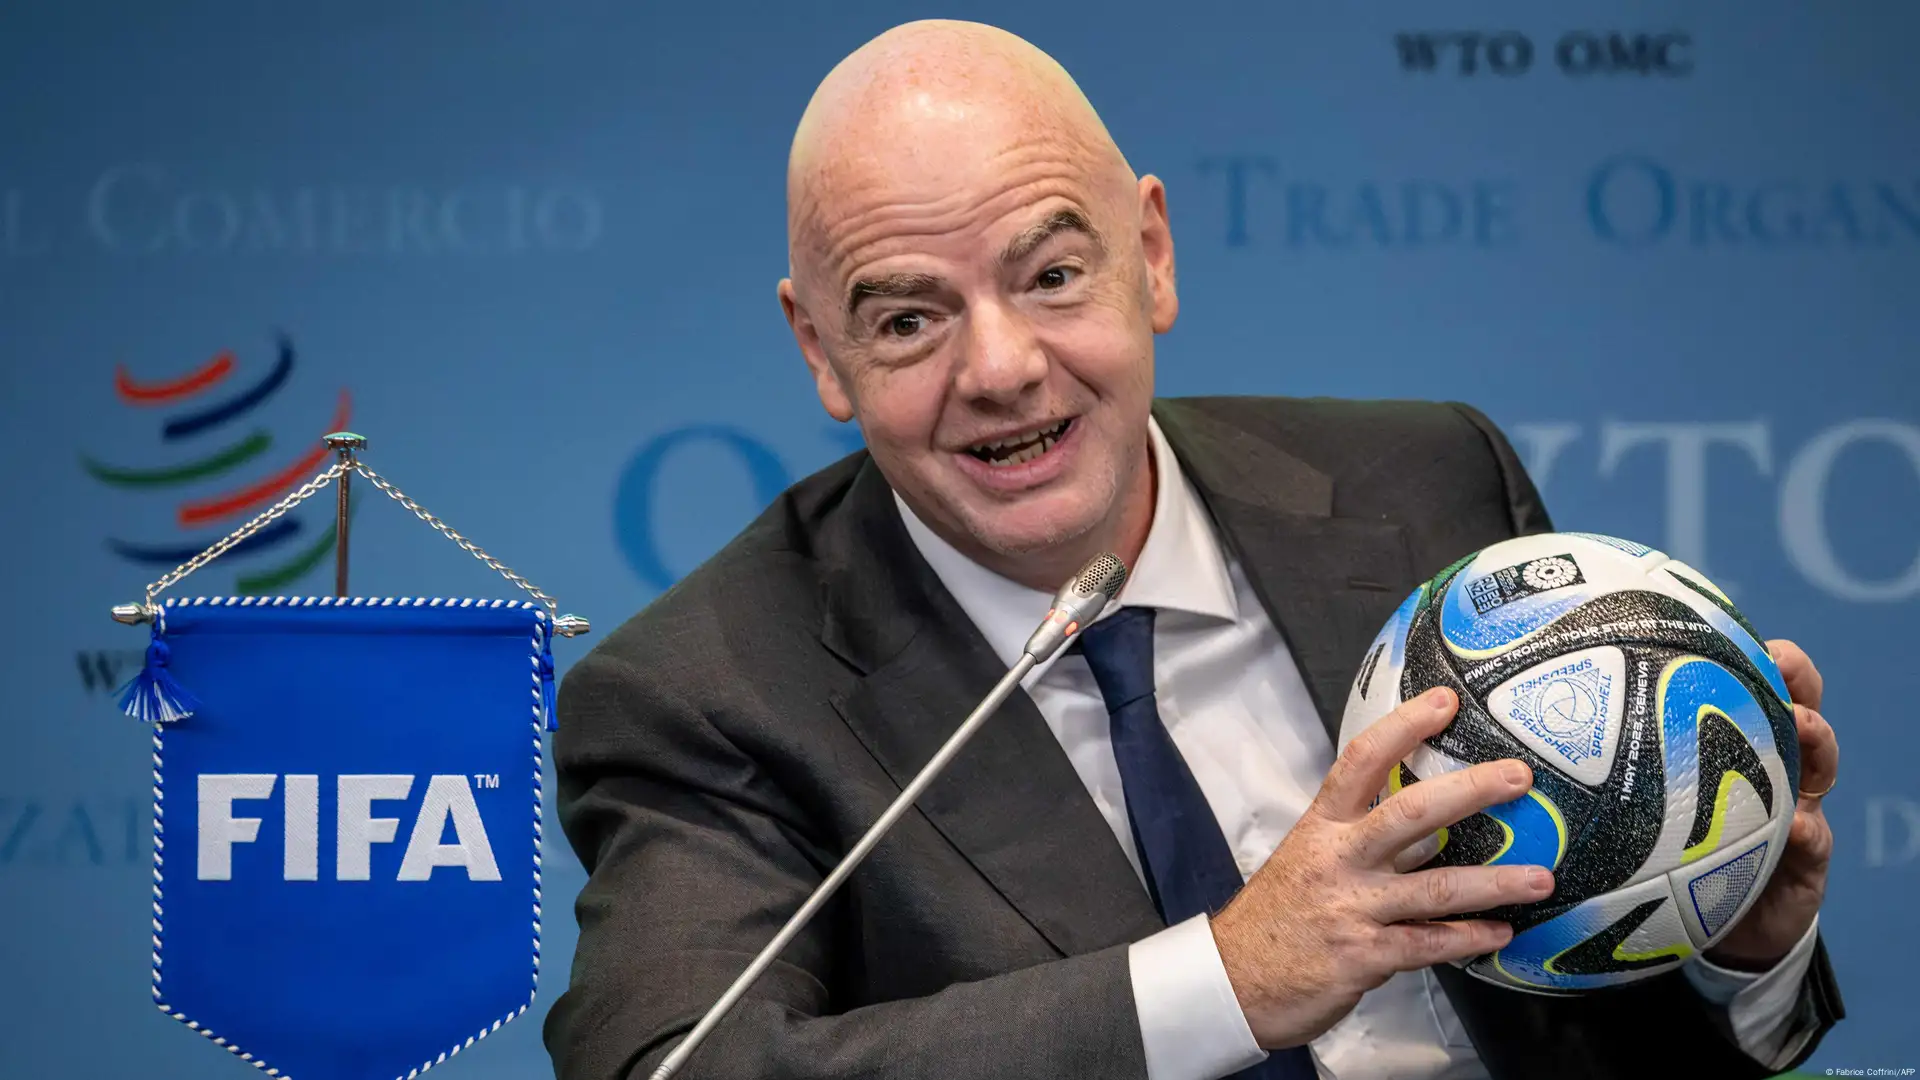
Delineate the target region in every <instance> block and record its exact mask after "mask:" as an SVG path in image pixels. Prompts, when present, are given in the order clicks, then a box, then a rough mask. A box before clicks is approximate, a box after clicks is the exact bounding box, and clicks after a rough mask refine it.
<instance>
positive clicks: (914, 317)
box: [886, 311, 927, 337]
mask: <svg viewBox="0 0 1920 1080" xmlns="http://www.w3.org/2000/svg"><path fill="white" fill-rule="evenodd" d="M926 325H927V320H926V316H924V315H921V314H920V313H919V312H917V311H903V312H901V313H899V314H898V315H892V316H889V317H888V319H887V324H886V326H887V333H888V334H889V335H890V336H892V337H912V336H913V335H915V334H917V333H919V332H920V331H921V330H923V329H925V328H926Z"/></svg>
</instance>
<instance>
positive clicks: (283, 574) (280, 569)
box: [234, 494, 360, 595]
mask: <svg viewBox="0 0 1920 1080" xmlns="http://www.w3.org/2000/svg"><path fill="white" fill-rule="evenodd" d="M359 508H360V496H359V495H358V494H354V495H349V496H348V497H347V520H348V521H349V522H351V521H352V520H353V514H354V511H356V510H358V509H359ZM281 520H283V521H284V520H285V519H284V518H283V519H281ZM339 531H340V524H339V522H337V521H336V522H334V523H333V524H331V525H328V526H327V531H326V532H324V533H321V534H320V538H319V539H317V540H315V541H314V542H313V543H312V544H310V545H309V546H308V547H307V548H306V549H305V550H303V551H301V552H300V553H299V554H297V555H295V556H294V557H293V558H291V559H288V560H287V561H286V562H285V563H283V564H281V565H279V566H276V567H274V568H273V569H271V570H263V571H261V572H260V573H258V574H251V575H248V576H246V577H242V578H241V579H240V580H239V581H237V582H235V583H234V584H235V588H236V589H237V590H238V591H239V592H241V593H243V594H247V593H250V594H255V595H257V594H260V593H272V592H279V591H280V590H281V589H282V588H283V587H285V586H286V585H288V584H291V583H292V582H295V581H298V580H300V579H301V578H303V577H305V576H307V574H309V573H310V572H312V570H313V568H314V567H316V566H318V565H320V560H322V559H324V558H326V557H327V556H328V555H329V554H331V553H332V552H333V538H334V536H335V535H336V534H338V532H339Z"/></svg>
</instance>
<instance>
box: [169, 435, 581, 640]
mask: <svg viewBox="0 0 1920 1080" xmlns="http://www.w3.org/2000/svg"><path fill="white" fill-rule="evenodd" d="M348 469H352V470H353V471H354V472H357V473H359V474H360V475H361V476H364V477H366V478H367V481H368V482H369V483H371V484H372V485H373V486H374V487H377V488H379V489H380V490H381V491H384V492H386V494H387V497H388V498H391V499H392V500H393V501H395V502H397V503H399V504H400V505H401V506H404V507H406V508H407V509H408V510H411V511H413V516H414V517H417V518H419V519H420V520H421V521H424V522H426V523H427V524H429V525H431V526H433V527H434V529H436V530H438V531H439V532H440V533H441V534H443V535H444V536H446V538H447V539H449V540H451V541H453V542H454V543H456V544H458V545H460V547H461V549H462V550H464V551H466V552H467V553H468V554H469V555H472V556H473V557H474V558H476V559H479V560H480V561H481V562H483V563H485V564H486V565H487V566H489V567H491V568H493V570H494V571H496V572H497V573H499V574H500V576H501V577H504V578H506V579H507V580H508V581H511V582H513V583H514V584H515V585H517V586H519V587H520V588H522V589H525V590H526V591H527V592H529V593H531V594H533V598H534V599H535V600H538V601H540V602H541V603H542V604H544V605H546V608H547V611H548V613H549V614H551V615H553V616H554V617H555V618H556V619H557V618H558V617H559V615H560V605H559V604H558V602H556V601H555V600H554V598H553V597H551V596H548V595H547V594H546V593H544V592H541V591H540V590H539V589H538V588H537V587H535V586H534V584H533V583H532V582H530V581H528V580H527V579H526V578H523V577H521V576H520V575H519V574H516V573H514V572H513V571H512V570H510V569H508V568H507V566H506V564H504V563H502V562H501V561H500V560H499V559H496V558H494V557H493V556H491V555H489V554H487V553H486V552H485V551H482V550H481V549H480V545H478V544H476V543H474V542H473V541H471V540H469V539H467V538H466V537H464V536H461V535H460V534H459V533H457V532H455V531H454V530H453V528H452V526H449V525H448V524H447V523H446V522H444V521H441V520H440V519H439V518H437V517H435V516H434V515H433V514H431V513H429V512H428V511H427V509H426V508H425V507H423V506H421V505H420V504H419V503H417V502H414V501H413V500H412V499H410V498H408V497H407V495H406V493H405V492H402V491H401V490H400V489H399V488H396V487H394V486H393V484H391V483H389V482H388V481H387V478H386V477H384V476H381V475H380V474H379V473H377V472H374V471H373V470H372V469H369V468H367V466H366V464H365V463H363V462H361V461H359V460H357V459H355V460H353V461H351V462H344V461H337V462H335V463H334V464H333V465H332V466H331V467H330V468H328V469H327V470H326V471H325V472H323V473H321V474H320V475H318V476H316V477H314V478H313V479H311V480H309V481H307V482H306V483H304V484H302V485H300V486H299V487H298V488H297V489H295V490H294V491H293V492H291V493H290V494H288V495H287V497H286V498H284V499H281V500H280V501H279V502H277V503H274V504H273V505H272V506H271V507H269V508H268V509H267V510H265V511H264V512H262V513H261V514H260V515H259V516H258V517H255V518H254V519H253V520H251V521H249V522H247V523H246V524H245V525H242V526H240V527H239V528H238V529H235V530H234V531H233V532H231V533H229V534H228V535H227V536H226V537H225V538H224V539H222V540H221V541H220V542H219V543H217V544H215V545H213V546H212V547H210V548H208V549H207V550H205V551H203V552H201V553H200V554H198V555H195V556H194V557H193V558H192V559H191V560H189V561H187V562H185V563H182V564H181V565H179V566H176V567H174V568H173V571H172V572H171V573H169V574H168V575H167V576H166V577H163V578H161V579H160V580H159V581H156V582H154V583H153V584H151V585H149V586H147V613H148V614H149V615H151V614H152V613H153V612H154V610H155V607H154V603H153V599H154V597H156V596H158V595H159V594H161V593H162V592H165V591H166V590H167V589H169V588H172V587H173V586H174V585H177V584H179V582H180V581H181V580H182V579H183V578H185V577H186V576H187V575H189V574H191V573H193V572H194V571H195V570H198V569H200V568H201V567H203V566H205V565H207V564H208V563H210V562H212V561H213V560H215V559H217V558H219V557H220V556H222V555H224V554H226V553H227V552H228V551H229V550H231V549H232V548H233V546H234V545H235V544H238V543H239V542H241V541H242V540H245V539H246V538H247V537H249V536H252V535H253V534H254V533H257V532H259V531H260V530H261V529H264V528H266V527H267V526H268V525H270V524H272V523H273V522H274V521H275V520H276V519H277V518H279V517H280V516H281V515H283V514H285V513H286V512H287V511H289V510H291V509H293V508H294V507H296V506H299V505H300V504H301V503H303V502H305V501H307V500H308V499H310V498H312V497H313V496H314V495H315V494H316V493H318V492H320V491H321V490H323V489H325V488H326V486H327V485H328V484H331V483H333V482H334V481H335V480H337V479H339V478H340V475H341V474H342V473H344V472H346V471H347V470H348ZM582 625H584V624H582ZM566 629H567V627H566V626H564V625H563V626H562V630H563V631H564V630H566Z"/></svg>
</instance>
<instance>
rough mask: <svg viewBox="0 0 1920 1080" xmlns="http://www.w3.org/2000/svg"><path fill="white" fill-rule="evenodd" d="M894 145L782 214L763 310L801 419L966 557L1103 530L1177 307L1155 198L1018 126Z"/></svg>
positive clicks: (1134, 486) (1139, 455) (960, 126)
mask: <svg viewBox="0 0 1920 1080" xmlns="http://www.w3.org/2000/svg"><path fill="white" fill-rule="evenodd" d="M943 120H944V121H948V122H942V121H943ZM1023 126H1024V127H1028V128H1032V129H1033V130H1024V131H1023V130H1021V129H1022V127H1023ZM902 140H903V141H902V142H901V143H900V144H898V145H881V146H879V147H877V148H876V152H872V153H867V154H863V155H860V156H851V155H850V156H849V157H847V158H845V159H843V160H841V161H836V162H834V163H832V164H830V165H828V166H826V167H825V168H823V169H822V171H821V175H820V176H819V177H818V181H817V183H816V184H814V185H813V187H812V192H811V194H810V197H809V198H808V199H806V200H805V203H797V204H796V212H797V214H800V215H803V217H802V219H801V220H803V222H804V223H803V224H802V225H800V226H799V227H797V228H796V230H795V248H796V251H795V274H796V278H797V279H798V280H797V282H783V283H782V286H781V298H782V302H783V305H784V306H785V307H786V308H787V312H788V317H789V320H790V321H791V322H792V324H793V327H794V333H795V336H796V338H797V339H798V340H799V342H800V345H801V348H802V351H803V352H804V353H805V354H806V356H807V360H808V364H809V366H810V367H811V368H812V369H813V373H814V376H815V381H816V385H817V386H818V389H819V392H820V397H821V402H822V403H823V404H824V405H825V406H826V408H827V411H828V412H829V413H831V414H833V415H834V416H835V417H836V418H838V419H841V420H846V419H848V418H850V417H851V418H857V419H858V420H859V422H860V426H861V430H862V432H863V433H864V435H865V437H866V442H867V446H868V449H869V450H870V451H871V453H872V454H873V457H874V460H875V462H876V463H877V464H878V465H879V467H880V469H881V471H882V473H883V474H884V475H885V476H886V477H887V479H888V481H889V482H890V483H891V484H892V485H893V487H894V489H895V490H896V491H897V492H899V493H900V495H901V496H902V497H903V498H904V499H905V500H906V501H907V504H908V505H909V506H911V507H913V509H914V511H915V513H917V514H919V515H920V516H921V517H922V518H923V519H924V520H926V521H927V522H928V524H929V525H931V526H933V527H934V528H935V529H936V530H937V531H939V532H940V533H941V534H942V535H944V536H946V537H947V538H948V540H949V541H950V542H953V543H955V544H956V546H958V547H960V548H961V549H962V550H963V551H967V553H968V554H970V555H973V556H974V557H976V558H980V557H981V556H989V558H988V560H987V561H990V562H998V561H1001V559H993V558H991V557H990V556H1000V557H1002V559H1004V558H1008V557H1016V556H1020V555H1025V554H1030V553H1036V552H1042V551H1045V550H1047V549H1050V548H1054V547H1056V546H1059V545H1062V544H1068V543H1070V542H1072V541H1074V540H1076V539H1080V538H1082V537H1086V536H1088V535H1089V534H1097V533H1099V532H1101V531H1102V530H1108V531H1110V530H1112V529H1113V528H1115V527H1116V523H1117V521H1118V518H1119V516H1120V513H1121V510H1122V507H1121V506H1120V503H1121V500H1122V498H1123V497H1125V496H1127V495H1128V494H1130V493H1132V492H1136V491H1138V490H1141V488H1140V485H1141V483H1142V481H1143V473H1142V470H1145V469H1146V468H1147V454H1146V452H1145V447H1146V440H1147V429H1146V423H1147V413H1148V409H1149V406H1150V404H1151V400H1152V395H1153V335H1154V333H1155V332H1156V331H1159V330H1164V329H1166V328H1167V327H1168V326H1170V325H1171V324H1172V321H1173V317H1174V314H1175V312H1176V310H1177V308H1176V302H1175V300H1174V295H1173V254H1172V240H1171V237H1170V235H1169V233H1168V231H1167V222H1166V213H1165V202H1164V193H1163V191H1162V189H1161V187H1160V184H1159V181H1157V180H1154V179H1153V178H1151V177H1148V178H1146V179H1145V180H1142V181H1139V182H1138V183H1137V184H1136V183H1135V182H1134V181H1133V179H1132V177H1131V176H1130V175H1127V174H1126V171H1125V169H1124V167H1121V166H1119V165H1118V163H1117V162H1110V161H1105V160H1101V159H1100V158H1098V156H1097V155H1096V154H1095V153H1094V152H1093V151H1090V150H1088V149H1085V148H1083V147H1081V146H1079V145H1076V144H1075V143H1074V142H1073V141H1072V140H1070V139H1067V138H1063V137H1060V136H1057V135H1053V134H1050V133H1048V132H1047V131H1046V129H1045V125H1040V124H1027V125H1021V124H1018V123H1013V124H1005V123H1000V124H996V123H995V122H993V121H992V120H985V121H983V120H981V119H979V118H972V119H971V121H969V118H965V117H960V118H951V117H940V118H935V119H931V120H929V121H928V122H927V123H926V124H925V125H923V126H921V127H920V129H919V130H916V131H910V132H909V133H908V134H906V135H904V136H902ZM983 143H984V144H986V145H984V146H983V145H982V144H983ZM803 249H804V250H803ZM1148 490H1150V486H1149V488H1148Z"/></svg>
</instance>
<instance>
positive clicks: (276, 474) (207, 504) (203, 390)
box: [78, 335, 352, 693]
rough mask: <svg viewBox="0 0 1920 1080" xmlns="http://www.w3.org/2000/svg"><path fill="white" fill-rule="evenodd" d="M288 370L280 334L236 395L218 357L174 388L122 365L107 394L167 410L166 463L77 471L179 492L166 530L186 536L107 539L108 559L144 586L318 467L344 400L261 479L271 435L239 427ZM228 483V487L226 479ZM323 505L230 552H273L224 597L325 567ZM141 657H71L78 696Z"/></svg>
mask: <svg viewBox="0 0 1920 1080" xmlns="http://www.w3.org/2000/svg"><path fill="white" fill-rule="evenodd" d="M295 362H296V361H295V354H294V348H293V342H292V341H291V340H289V339H288V338H287V337H285V336H284V335H282V336H281V337H279V338H278V340H277V350H276V354H275V358H274V363H273V366H272V367H271V368H270V369H268V370H267V371H266V372H265V374H263V375H261V376H260V377H259V378H257V379H255V380H253V382H252V383H251V385H246V386H242V387H240V388H239V389H232V388H231V387H230V384H231V383H232V382H234V381H235V380H234V376H235V375H236V373H237V372H238V371H239V366H240V365H239V363H238V362H237V361H236V360H235V358H234V354H233V353H232V352H231V351H222V352H220V353H219V354H218V355H216V356H215V357H214V358H213V359H211V360H209V361H207V363H205V364H204V365H202V366H201V367H200V368H199V369H198V370H195V371H193V372H190V373H188V374H186V375H183V376H180V377H178V378H173V379H164V380H155V381H143V380H140V379H137V378H135V377H134V376H133V374H132V373H131V372H129V371H128V370H127V369H126V367H125V366H124V365H122V366H121V367H120V368H119V370H118V371H116V372H115V373H114V392H115V395H116V396H117V397H118V398H119V399H120V401H121V402H122V403H123V404H125V405H126V406H128V407H129V408H133V409H142V410H144V409H159V408H167V409H172V410H176V411H173V412H172V413H171V414H170V415H168V416H167V417H165V418H164V420H163V421H162V422H161V425H160V442H161V444H162V447H163V448H164V449H165V450H166V451H169V452H168V453H166V454H165V455H164V458H165V459H166V460H168V462H169V463H168V464H164V465H125V464H117V463H107V462H103V461H100V460H99V459H97V458H95V457H93V456H92V455H90V454H86V453H82V454H81V458H80V464H81V467H82V468H83V469H85V470H86V472H87V475H89V476H91V477H92V478H93V479H94V480H96V481H98V482H99V483H101V484H104V485H106V486H107V487H110V488H114V489H116V490H119V491H123V492H129V493H132V492H155V491H171V490H174V489H181V492H182V498H181V501H180V502H179V503H178V505H177V506H176V507H175V508H174V512H173V524H174V526H175V527H176V528H177V529H178V530H180V531H181V532H183V533H186V535H185V536H182V537H180V538H178V539H163V540H153V539H139V540H129V539H122V538H119V537H109V538H108V539H107V541H106V545H107V549H108V550H109V551H111V552H113V553H114V554H115V555H118V556H119V557H120V558H122V559H125V560H127V561H128V562H130V563H133V564H135V565H136V566H141V567H146V568H147V569H148V570H150V571H151V573H150V574H149V577H152V578H157V577H159V576H161V575H162V574H164V573H166V572H167V571H169V570H172V569H173V568H174V567H176V566H179V565H181V564H182V563H185V562H187V561H188V560H190V559H192V558H193V557H194V556H196V555H198V554H200V553H201V552H202V551H205V550H206V549H207V548H209V547H212V546H213V545H214V544H215V543H217V542H218V541H219V540H220V538H221V537H223V536H225V535H226V534H228V533H230V532H232V531H233V530H234V529H235V528H237V527H238V526H239V525H240V524H242V523H243V522H245V521H247V520H248V519H249V518H251V517H253V516H254V515H256V514H258V513H260V512H261V511H263V510H265V509H267V508H268V507H270V506H272V505H273V504H274V503H275V502H276V501H278V500H279V499H280V498H281V497H282V496H284V495H286V494H287V492H289V491H292V490H293V489H294V488H296V487H298V486H299V485H300V484H303V483H305V482H306V481H308V480H310V479H312V478H313V476H314V475H315V474H316V473H318V472H320V470H322V469H324V468H325V467H326V464H327V459H328V454H329V453H330V451H329V450H328V449H327V448H326V447H325V446H323V445H321V443H320V436H321V435H322V434H325V433H326V432H328V431H339V430H342V429H344V428H346V427H347V426H348V424H349V423H350V422H351V419H352V400H351V397H350V396H349V395H348V393H347V391H346V390H344V389H342V390H341V391H340V397H339V401H338V403H337V404H336V406H335V408H334V412H333V417H332V419H331V421H329V423H328V426H326V427H324V428H319V429H317V430H315V431H313V432H312V433H311V434H310V435H309V436H307V437H305V438H302V439H300V440H298V441H297V443H296V445H304V446H306V447H309V448H310V449H306V450H305V451H304V452H302V453H301V454H300V456H298V457H297V458H294V459H293V460H291V461H287V462H285V463H284V464H280V465H277V466H274V467H272V471H271V472H266V473H264V474H262V473H260V472H259V471H258V467H259V462H261V460H262V459H263V458H266V456H267V455H268V453H269V451H271V450H272V449H273V444H274V438H275V436H274V434H273V433H272V432H270V431H268V430H267V428H265V427H263V426H257V425H256V426H254V427H253V428H252V430H245V427H244V422H245V421H246V420H247V418H248V417H249V416H250V415H252V414H253V413H255V412H256V411H257V410H259V409H260V408H261V407H262V406H263V405H265V404H266V403H267V402H268V401H270V400H272V399H273V398H274V396H275V395H277V394H278V393H279V392H280V390H281V389H282V388H283V387H285V386H286V384H287V382H288V380H290V379H291V378H292V376H293V369H294V365H295ZM221 391H226V392H225V393H224V394H222V393H221ZM176 447H180V448H183V450H184V452H182V450H176V449H175V448H176ZM155 456H156V457H161V456H162V455H161V454H156V455H155ZM228 477H232V478H233V479H225V478H228ZM215 481H220V482H219V483H215ZM323 501H325V502H326V503H327V506H326V507H325V508H322V509H318V510H306V511H304V512H303V511H295V512H292V513H288V514H286V515H284V516H282V517H280V518H279V519H277V520H275V521H274V522H273V523H272V524H270V525H268V526H267V527H265V528H263V529H261V530H260V531H259V532H256V533H254V534H253V535H252V536H249V537H248V538H247V539H245V540H243V541H241V542H240V543H238V544H235V545H234V546H233V547H232V548H229V549H228V550H227V552H226V554H225V555H223V556H222V557H221V558H222V559H223V560H225V559H236V558H237V559H240V560H247V561H252V560H253V559H254V558H255V557H258V556H261V555H263V554H265V553H267V552H275V553H277V557H276V558H274V559H273V560H272V561H268V562H266V563H265V565H263V566H261V565H257V564H256V566H255V568H253V569H251V570H249V571H247V572H244V573H242V574H240V575H239V577H238V578H237V579H236V581H235V583H234V587H233V590H232V591H233V592H235V593H239V594H243V595H257V594H261V593H272V592H277V591H279V590H281V589H282V588H284V587H286V586H288V585H290V584H292V583H294V582H296V581H298V580H300V579H301V578H303V577H305V576H306V575H307V574H308V573H310V572H311V571H312V570H313V569H314V567H316V566H317V565H319V564H320V563H321V562H322V561H323V560H324V559H326V557H327V555H328V553H329V552H330V551H331V550H332V548H333V540H334V532H335V528H336V526H335V523H334V522H333V521H332V520H330V516H331V511H332V507H333V503H332V501H331V500H323ZM321 514H326V515H328V516H329V520H327V521H326V523H325V527H324V528H323V529H322V530H321V531H320V532H319V533H318V534H317V535H313V536H311V538H310V539H309V538H308V537H309V534H310V533H311V532H312V526H313V525H315V524H317V523H318V520H319V518H318V515H321ZM303 515H304V516H303ZM290 545H294V546H291V547H290ZM141 656H142V652H141V650H138V649H122V650H114V649H109V650H94V651H88V652H82V653H80V654H79V656H78V662H79V667H80V682H81V685H82V687H83V688H84V689H86V690H87V691H89V692H91V693H110V692H112V691H113V690H114V689H115V688H116V687H117V686H119V684H120V683H121V681H122V680H124V679H125V678H126V676H128V675H130V674H132V672H134V671H136V670H138V669H139V666H140V663H141Z"/></svg>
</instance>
